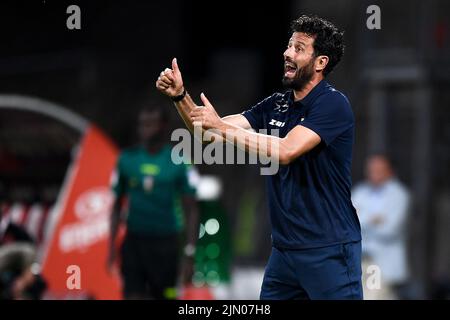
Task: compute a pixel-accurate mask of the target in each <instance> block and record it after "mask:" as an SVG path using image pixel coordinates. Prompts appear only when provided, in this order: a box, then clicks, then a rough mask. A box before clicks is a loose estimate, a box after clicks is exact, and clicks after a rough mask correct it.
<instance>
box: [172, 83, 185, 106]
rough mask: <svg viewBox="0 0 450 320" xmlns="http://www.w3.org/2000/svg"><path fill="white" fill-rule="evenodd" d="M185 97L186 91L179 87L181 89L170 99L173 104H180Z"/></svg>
mask: <svg viewBox="0 0 450 320" xmlns="http://www.w3.org/2000/svg"><path fill="white" fill-rule="evenodd" d="M186 95H187V91H186V89H185V88H184V86H183V87H181V89H180V91H179V93H178V94H176V95H174V96H172V97H170V98H171V99H172V101H174V102H180V101H181V100H183V99H184V97H186Z"/></svg>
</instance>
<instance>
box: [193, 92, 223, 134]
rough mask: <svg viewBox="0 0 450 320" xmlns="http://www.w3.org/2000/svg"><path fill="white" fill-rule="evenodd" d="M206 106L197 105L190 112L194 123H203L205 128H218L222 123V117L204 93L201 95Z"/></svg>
mask: <svg viewBox="0 0 450 320" xmlns="http://www.w3.org/2000/svg"><path fill="white" fill-rule="evenodd" d="M200 98H201V99H202V102H203V103H204V106H201V107H196V108H195V109H194V110H192V111H191V113H190V114H189V116H190V118H191V121H192V122H193V123H194V125H201V126H202V128H203V129H217V128H219V126H220V125H221V124H222V119H221V118H220V117H219V115H218V114H217V112H216V110H215V109H214V107H213V105H212V104H211V102H209V100H208V98H206V96H205V95H204V94H203V93H202V94H201V95H200Z"/></svg>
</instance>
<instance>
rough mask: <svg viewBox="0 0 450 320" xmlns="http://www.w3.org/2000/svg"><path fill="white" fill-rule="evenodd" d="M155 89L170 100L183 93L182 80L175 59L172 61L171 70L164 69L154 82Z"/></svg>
mask: <svg viewBox="0 0 450 320" xmlns="http://www.w3.org/2000/svg"><path fill="white" fill-rule="evenodd" d="M156 88H157V89H158V90H159V91H161V92H162V93H164V94H165V95H167V96H169V97H171V98H173V97H176V96H179V95H181V94H182V93H183V91H184V87H183V78H182V77H181V72H180V69H179V68H178V64H177V58H173V60H172V69H169V68H166V69H165V70H164V71H162V72H161V74H160V75H159V77H158V80H156Z"/></svg>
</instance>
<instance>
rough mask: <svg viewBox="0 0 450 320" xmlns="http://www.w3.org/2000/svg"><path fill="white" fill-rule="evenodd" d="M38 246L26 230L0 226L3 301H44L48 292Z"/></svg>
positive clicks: (6, 223) (3, 220)
mask: <svg viewBox="0 0 450 320" xmlns="http://www.w3.org/2000/svg"><path fill="white" fill-rule="evenodd" d="M46 287H47V285H46V282H45V280H44V279H43V278H42V277H41V275H40V266H39V264H38V262H37V256H36V246H35V244H34V243H33V240H32V237H31V236H30V235H29V234H28V233H27V232H26V231H25V229H23V228H22V227H20V226H18V225H16V224H13V223H10V222H9V221H7V219H2V221H1V223H0V299H2V300H3V299H16V300H23V299H34V300H37V299H40V298H41V297H42V295H43V293H44V291H45V289H46Z"/></svg>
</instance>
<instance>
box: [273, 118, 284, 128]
mask: <svg viewBox="0 0 450 320" xmlns="http://www.w3.org/2000/svg"><path fill="white" fill-rule="evenodd" d="M284 124H285V122H281V121H278V120H275V119H272V120H270V122H269V125H271V126H277V127H279V128H282V127H284Z"/></svg>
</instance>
